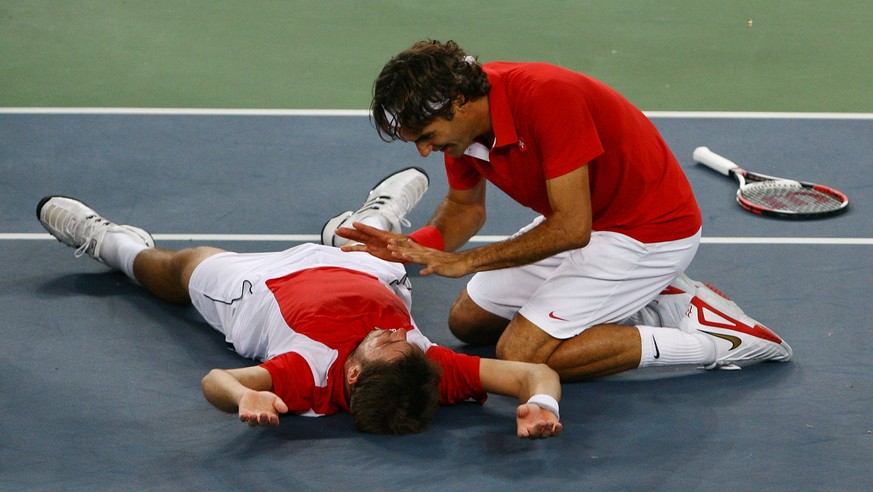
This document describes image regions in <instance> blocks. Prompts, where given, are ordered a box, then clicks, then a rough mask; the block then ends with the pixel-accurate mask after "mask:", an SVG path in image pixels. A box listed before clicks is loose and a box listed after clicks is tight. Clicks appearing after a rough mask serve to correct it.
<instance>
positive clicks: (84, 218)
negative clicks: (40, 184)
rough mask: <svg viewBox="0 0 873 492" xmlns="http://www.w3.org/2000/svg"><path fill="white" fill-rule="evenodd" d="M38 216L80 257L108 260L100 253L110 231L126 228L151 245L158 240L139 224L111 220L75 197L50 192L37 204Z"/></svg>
mask: <svg viewBox="0 0 873 492" xmlns="http://www.w3.org/2000/svg"><path fill="white" fill-rule="evenodd" d="M36 216H37V218H38V219H39V222H40V223H41V224H42V225H43V227H45V228H46V230H47V231H48V232H49V233H50V234H51V235H52V236H54V237H55V238H57V240H58V241H60V242H62V243H64V244H66V245H67V246H70V247H73V248H76V253H75V256H76V257H77V258H78V257H80V256H82V255H84V254H87V255H88V256H90V257H91V258H94V259H95V260H97V261H99V262H101V263H105V262H104V261H103V258H102V257H101V256H100V247H101V245H102V243H103V238H104V237H106V233H107V232H123V233H125V234H127V235H128V236H130V237H132V238H133V239H135V240H136V241H138V242H141V243H142V244H144V245H145V246H146V247H148V248H154V247H155V241H154V239H153V238H152V236H151V234H149V233H148V232H146V231H144V230H142V229H140V228H138V227H133V226H129V225H117V224H114V223H112V222H109V221H108V220H106V219H104V218H103V217H101V216H100V215H99V214H98V213H97V212H95V211H94V210H93V209H92V208H91V207H89V206H87V205H85V204H84V203H82V202H81V201H79V200H76V199H75V198H70V197H66V196H47V197H45V198H43V199H42V200H40V201H39V204H38V205H37V206H36Z"/></svg>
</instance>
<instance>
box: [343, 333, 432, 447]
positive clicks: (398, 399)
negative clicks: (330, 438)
mask: <svg viewBox="0 0 873 492" xmlns="http://www.w3.org/2000/svg"><path fill="white" fill-rule="evenodd" d="M440 375H441V373H440V367H439V365H437V364H436V363H435V362H433V361H432V360H430V359H428V358H427V357H426V356H425V355H424V352H422V351H421V350H413V351H412V352H411V353H410V354H408V355H404V356H403V357H401V358H399V359H397V360H394V361H390V362H389V361H369V362H364V363H363V366H362V368H361V373H360V375H359V376H358V380H357V382H356V383H355V384H353V385H352V387H351V390H350V395H349V406H350V407H351V412H352V419H353V420H354V422H355V428H356V429H357V430H358V431H359V432H366V433H369V434H414V433H418V432H422V431H423V430H425V429H426V428H427V424H428V423H429V422H430V420H431V418H433V414H434V412H436V409H437V406H439V390H438V389H437V383H439V380H440Z"/></svg>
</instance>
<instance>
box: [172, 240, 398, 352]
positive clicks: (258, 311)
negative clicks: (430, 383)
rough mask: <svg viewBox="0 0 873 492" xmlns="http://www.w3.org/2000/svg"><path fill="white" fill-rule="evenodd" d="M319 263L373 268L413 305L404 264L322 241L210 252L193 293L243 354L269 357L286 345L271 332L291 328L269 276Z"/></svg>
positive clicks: (207, 315) (195, 276)
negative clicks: (278, 247)
mask: <svg viewBox="0 0 873 492" xmlns="http://www.w3.org/2000/svg"><path fill="white" fill-rule="evenodd" d="M320 266H333V267H341V268H347V269H349V270H356V271H361V272H365V273H369V274H370V275H373V276H374V277H376V278H378V279H380V281H381V282H382V283H383V284H385V285H386V286H387V287H388V288H390V289H391V290H392V291H394V293H395V294H397V295H398V296H399V297H400V298H401V299H402V300H403V301H404V303H405V304H406V306H407V308H409V307H410V305H411V302H412V299H411V292H410V289H411V285H410V283H409V280H408V278H407V276H406V270H405V269H404V267H403V266H402V265H401V264H399V263H391V262H387V261H383V260H380V259H378V258H376V257H373V256H371V255H369V254H367V253H344V252H343V251H341V250H340V249H339V248H333V247H329V246H321V245H317V244H302V245H300V246H296V247H293V248H290V249H286V250H285V251H278V252H273V253H231V252H226V253H219V254H217V255H213V256H210V257H209V258H207V259H205V260H204V261H203V262H202V263H200V265H198V266H197V268H195V269H194V272H193V273H192V274H191V280H190V281H189V282H188V293H189V295H190V296H191V303H192V304H193V305H194V307H195V308H196V309H197V311H198V312H199V313H200V315H201V316H203V318H204V319H205V320H206V322H208V323H209V324H210V325H211V326H212V327H213V328H215V329H216V330H218V331H219V332H221V333H223V334H224V337H225V341H227V343H228V344H231V345H232V346H233V348H234V350H236V351H237V352H238V353H239V354H240V355H242V356H244V357H249V358H252V359H259V360H265V359H268V358H270V357H274V356H275V355H278V353H281V351H282V350H284V348H283V347H280V346H276V347H274V346H272V345H271V344H274V343H275V342H276V340H279V339H280V337H278V336H276V335H275V334H273V333H270V332H271V331H273V330H285V331H287V330H288V328H287V325H286V324H285V322H284V320H283V318H282V313H281V311H280V310H279V309H278V308H277V306H276V300H275V297H274V296H273V294H272V292H271V291H270V289H269V288H268V287H267V286H266V282H267V281H268V280H270V279H273V278H279V277H283V276H285V275H288V274H290V273H293V272H296V271H300V270H304V269H307V268H315V267H320ZM276 352H278V353H276Z"/></svg>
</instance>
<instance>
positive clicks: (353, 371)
mask: <svg viewBox="0 0 873 492" xmlns="http://www.w3.org/2000/svg"><path fill="white" fill-rule="evenodd" d="M360 375H361V363H360V362H358V361H356V360H353V361H351V364H349V370H348V371H347V372H346V382H347V383H348V384H349V386H351V385H353V384H355V383H357V382H358V376H360Z"/></svg>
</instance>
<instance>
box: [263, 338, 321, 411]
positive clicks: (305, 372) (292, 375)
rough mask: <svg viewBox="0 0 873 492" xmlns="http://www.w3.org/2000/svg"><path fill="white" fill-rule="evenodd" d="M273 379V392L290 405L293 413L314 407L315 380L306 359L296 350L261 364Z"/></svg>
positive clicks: (289, 409) (289, 407)
mask: <svg viewBox="0 0 873 492" xmlns="http://www.w3.org/2000/svg"><path fill="white" fill-rule="evenodd" d="M261 367H263V368H264V369H266V370H267V371H269V373H270V377H271V378H272V379H273V393H276V396H278V397H279V398H281V399H282V401H284V402H285V404H286V405H288V411H290V412H291V413H297V414H300V413H305V412H308V411H309V410H311V409H312V408H313V401H312V398H313V388H314V387H315V380H314V379H313V378H312V369H310V368H309V364H308V363H307V362H306V359H304V358H303V357H301V356H300V355H299V354H296V353H294V352H288V353H284V354H282V355H279V356H276V357H273V358H272V359H270V360H268V361H266V362H264V363H263V364H261Z"/></svg>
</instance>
